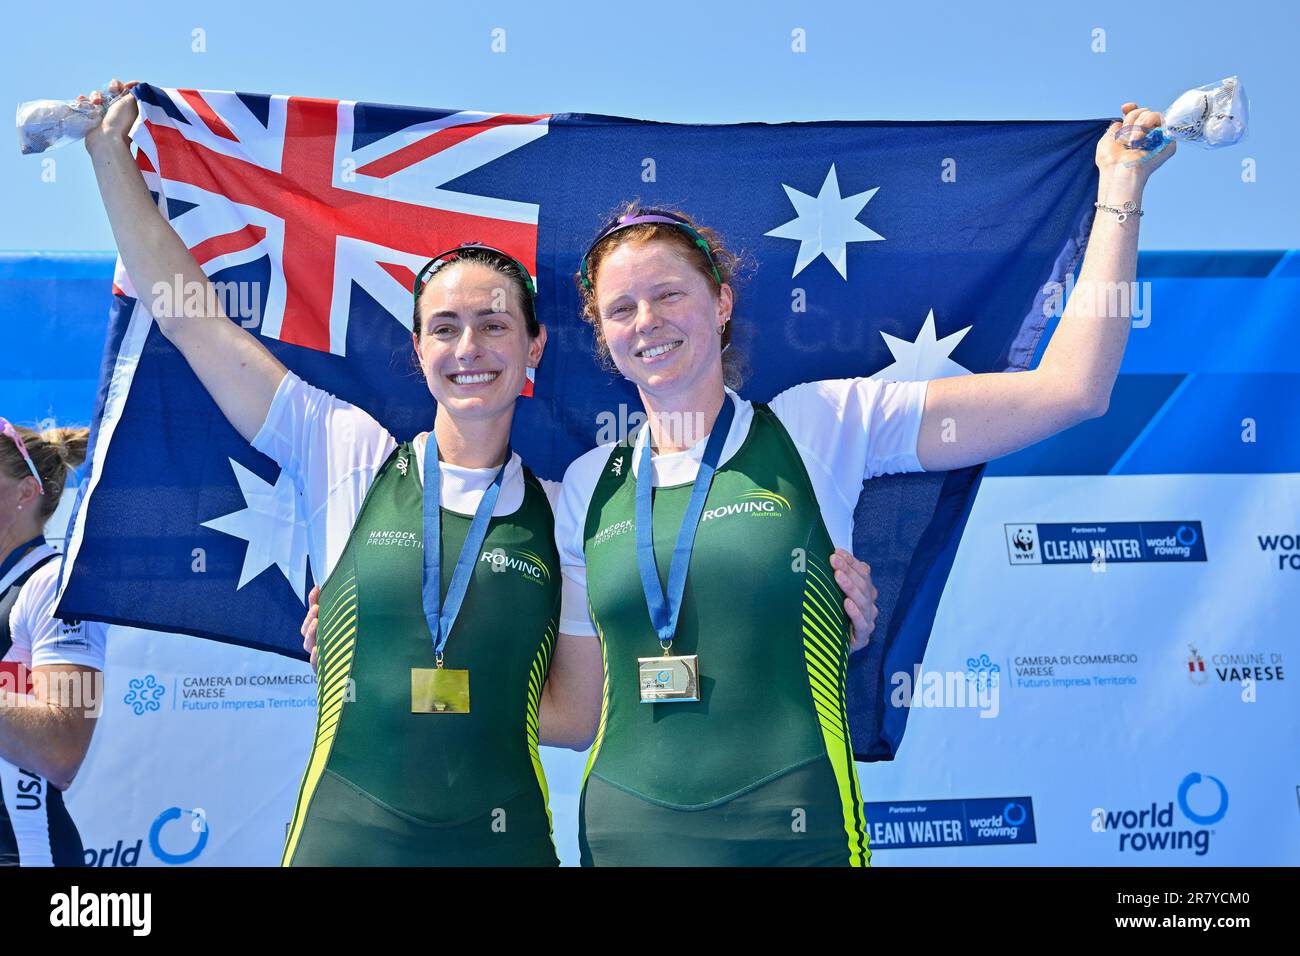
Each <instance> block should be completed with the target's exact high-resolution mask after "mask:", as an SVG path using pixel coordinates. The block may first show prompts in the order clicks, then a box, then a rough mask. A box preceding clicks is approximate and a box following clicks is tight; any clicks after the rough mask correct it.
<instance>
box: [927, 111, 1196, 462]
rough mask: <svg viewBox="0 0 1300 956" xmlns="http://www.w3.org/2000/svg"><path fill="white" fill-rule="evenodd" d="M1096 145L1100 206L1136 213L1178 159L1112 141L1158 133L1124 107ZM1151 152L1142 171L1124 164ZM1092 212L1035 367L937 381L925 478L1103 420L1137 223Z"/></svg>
mask: <svg viewBox="0 0 1300 956" xmlns="http://www.w3.org/2000/svg"><path fill="white" fill-rule="evenodd" d="M1121 113H1122V115H1123V116H1124V119H1123V122H1122V124H1121V123H1119V122H1116V123H1112V124H1111V126H1110V128H1109V129H1108V130H1107V131H1106V132H1105V133H1104V134H1103V135H1102V138H1101V141H1100V142H1099V143H1098V144H1097V167H1098V170H1099V177H1098V186H1097V200H1098V201H1099V202H1101V203H1102V204H1103V205H1107V206H1114V207H1123V205H1124V203H1125V202H1127V201H1132V202H1134V203H1135V204H1136V205H1137V208H1138V209H1141V207H1142V193H1143V190H1144V188H1145V186H1146V182H1147V179H1148V177H1149V176H1150V175H1151V173H1152V172H1153V171H1154V170H1155V169H1156V168H1158V167H1159V166H1160V165H1161V164H1163V163H1164V162H1165V161H1166V160H1167V159H1168V158H1169V157H1170V156H1172V155H1173V154H1174V151H1175V149H1176V148H1177V145H1176V144H1175V143H1174V142H1173V141H1169V143H1168V145H1167V146H1165V147H1164V148H1163V150H1157V151H1156V152H1155V153H1154V154H1148V153H1145V152H1140V151H1137V150H1129V149H1125V148H1124V147H1123V146H1122V145H1121V144H1119V143H1117V142H1116V141H1115V139H1114V134H1115V132H1116V130H1118V129H1119V128H1120V126H1121V125H1124V126H1129V125H1138V126H1143V127H1155V126H1159V125H1160V124H1161V123H1162V122H1163V117H1162V116H1161V115H1160V114H1159V113H1156V112H1153V111H1151V110H1146V109H1143V108H1141V107H1139V106H1138V105H1137V104H1136V103H1125V104H1124V106H1123V108H1122V110H1121ZM1148 155H1151V158H1150V159H1149V160H1148V161H1147V162H1144V163H1142V164H1141V165H1134V166H1131V167H1130V166H1125V165H1124V164H1125V163H1126V162H1130V161H1133V160H1135V159H1138V158H1141V157H1146V156H1148ZM1140 222H1141V219H1140V217H1139V216H1137V215H1130V216H1128V217H1127V218H1126V220H1125V221H1124V222H1120V221H1119V216H1117V215H1116V214H1114V213H1111V212H1106V211H1105V210H1101V209H1099V210H1097V214H1096V218H1095V219H1094V221H1093V226H1092V232H1091V234H1090V235H1089V238H1088V250H1087V253H1086V255H1085V256H1084V260H1083V267H1082V269H1081V270H1080V272H1079V276H1078V278H1077V280H1076V282H1075V286H1074V291H1073V293H1072V294H1071V296H1070V300H1069V302H1068V303H1067V304H1066V307H1065V312H1064V313H1063V315H1062V316H1061V321H1060V324H1059V325H1058V326H1057V328H1056V331H1055V332H1054V333H1053V335H1052V338H1051V341H1050V342H1049V343H1048V345H1047V349H1046V350H1045V351H1044V352H1043V358H1042V361H1041V362H1039V364H1038V367H1037V368H1035V369H1032V370H1030V371H1026V372H994V373H987V374H980V375H964V376H957V377H953V378H940V379H934V380H933V381H931V382H930V383H929V387H928V390H927V393H926V401H925V413H924V416H923V417H922V419H921V432H920V437H919V439H918V442H917V457H918V459H919V460H920V463H921V467H922V468H924V469H925V470H926V471H943V470H947V469H951V468H963V467H966V466H967V465H976V464H979V463H981V462H985V461H989V460H990V459H993V458H998V457H1000V456H1002V455H1007V454H1010V453H1011V452H1014V451H1018V450H1020V449H1021V448H1025V447H1027V446H1029V445H1032V444H1034V443H1035V442H1039V441H1042V440H1043V439H1044V438H1049V437H1051V436H1052V435H1055V434H1056V433H1057V432H1061V431H1064V430H1065V429H1067V428H1069V427H1070V426H1071V425H1075V424H1077V423H1078V422H1081V421H1084V420H1085V419H1088V418H1096V417H1099V416H1101V415H1104V414H1105V413H1106V409H1107V407H1108V406H1109V403H1110V393H1111V389H1112V388H1113V387H1114V385H1115V378H1116V376H1117V375H1118V374H1119V366H1120V360H1121V359H1122V358H1123V356H1124V346H1125V345H1126V343H1127V342H1128V330H1129V324H1130V318H1131V314H1132V311H1131V292H1132V289H1133V282H1134V279H1135V278H1136V275H1137V249H1138V224H1139V223H1140Z"/></svg>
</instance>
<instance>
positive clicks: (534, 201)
mask: <svg viewBox="0 0 1300 956" xmlns="http://www.w3.org/2000/svg"><path fill="white" fill-rule="evenodd" d="M134 92H135V95H136V97H137V98H138V100H139V104H140V118H139V121H138V122H137V124H136V126H135V128H134V130H133V131H132V138H133V140H134V143H135V145H136V147H137V158H136V161H137V164H138V165H139V167H140V169H141V171H142V173H143V175H144V178H145V181H146V182H147V184H148V186H149V188H150V190H151V191H152V192H153V194H154V196H155V198H156V200H157V202H158V206H159V209H160V210H161V211H162V212H163V213H164V214H165V215H166V217H167V219H168V220H169V222H170V223H171V225H172V226H173V228H175V230H176V232H177V233H178V234H179V235H180V236H181V238H182V239H183V240H184V242H185V244H186V245H187V246H188V247H189V249H190V250H191V252H192V253H193V254H194V257H195V258H196V259H197V261H198V262H199V264H200V265H201V266H202V268H203V269H204V271H205V272H206V274H207V275H208V277H209V279H210V280H212V282H213V283H214V285H216V286H217V288H218V289H220V290H224V291H225V292H226V293H227V294H225V295H223V297H222V300H221V301H222V303H223V305H225V306H226V310H227V314H229V315H230V316H231V321H237V322H240V323H242V324H243V325H245V326H246V327H247V328H249V329H251V330H252V331H254V332H255V333H256V334H257V335H259V336H260V337H261V339H262V341H263V342H264V343H265V344H266V345H267V347H268V348H270V350H271V351H272V352H273V353H274V354H275V355H276V356H277V357H278V358H279V359H280V360H281V361H282V362H283V363H284V364H285V365H286V366H288V367H289V368H290V369H292V370H293V371H294V372H296V373H297V374H299V375H301V376H302V377H303V378H305V379H306V380H307V381H309V382H311V383H313V384H315V385H317V386H319V387H321V388H324V389H326V390H327V391H329V392H332V393H333V394H335V395H337V396H339V397H341V398H343V399H345V400H347V401H349V402H352V403H353V404H356V405H358V406H360V407H362V408H364V409H366V410H367V411H368V412H370V413H371V414H372V415H373V416H374V417H375V418H376V419H378V421H380V422H381V423H382V424H383V425H384V426H385V427H387V428H388V430H389V431H390V432H391V433H392V434H393V435H394V436H395V437H397V439H398V440H399V441H400V440H405V439H407V438H410V437H411V436H413V435H415V434H416V433H418V432H420V431H422V430H424V429H426V428H429V427H431V426H432V424H433V415H434V406H433V401H432V399H431V397H430V395H429V393H428V389H427V387H426V386H425V383H424V381H423V378H422V377H421V375H420V374H419V372H418V370H417V369H415V368H414V367H413V365H412V361H411V344H410V323H411V289H412V285H413V282H414V277H415V272H416V270H417V269H418V268H419V267H420V265H422V264H423V263H424V262H425V261H426V260H427V259H428V258H429V257H430V256H432V255H434V254H436V253H437V252H440V251H442V250H444V249H446V248H448V247H451V246H454V245H456V244H458V243H460V242H464V241H479V242H485V243H488V244H491V245H494V246H497V247H500V248H502V249H505V250H506V251H508V252H510V253H511V254H512V255H514V256H515V257H516V258H518V259H519V260H520V261H521V262H522V263H523V264H524V265H526V266H527V267H528V268H529V269H530V270H531V271H532V272H533V274H534V275H535V276H536V279H537V289H538V296H539V299H538V306H539V317H540V319H541V320H542V321H543V322H544V323H545V324H546V325H547V326H548V327H549V332H550V337H549V343H548V346H547V349H546V354H545V358H544V360H543V362H542V365H541V368H540V369H539V370H538V375H537V383H536V387H535V393H534V396H533V397H532V398H531V399H524V400H522V401H521V403H520V410H519V413H518V414H517V416H516V418H515V428H514V436H513V442H514V447H515V449H516V450H518V451H519V452H520V454H521V455H522V456H523V458H524V460H525V461H527V462H528V463H529V464H530V466H531V467H532V468H533V470H534V471H536V472H537V473H538V474H539V475H542V476H543V477H550V478H555V479H559V478H560V477H561V476H562V475H563V473H564V469H565V467H566V466H567V465H568V463H569V462H570V461H571V460H573V459H574V458H575V457H577V456H578V455H579V454H581V453H582V452H584V451H586V450H587V449H588V448H590V447H592V446H593V445H594V444H596V439H597V433H598V431H599V430H600V428H601V423H602V422H603V423H606V424H607V423H608V422H609V421H610V416H611V414H612V415H614V416H618V415H619V414H622V413H620V412H619V409H620V408H623V409H628V410H637V409H639V408H640V405H639V401H638V399H637V395H636V393H635V390H634V389H632V388H631V387H630V386H629V385H628V384H627V383H625V382H623V381H622V380H621V379H619V378H618V377H617V376H616V375H611V374H610V373H608V372H606V371H603V370H601V368H600V367H599V366H598V365H597V363H596V362H595V361H594V359H593V347H592V346H593V343H592V335H591V330H590V328H589V327H588V326H587V325H586V324H585V323H584V322H583V321H582V319H581V317H580V314H579V300H578V292H577V288H576V286H575V283H574V281H573V275H574V273H575V272H576V271H577V269H578V265H579V262H580V259H581V256H582V254H583V252H584V251H585V249H586V247H587V245H588V243H589V242H590V241H591V239H592V238H593V237H594V235H595V234H596V232H597V231H598V230H599V228H600V227H601V226H602V225H603V224H604V223H605V222H606V221H607V220H608V218H609V217H610V215H611V213H612V212H613V211H614V210H615V209H616V208H617V207H618V206H619V205H620V204H621V203H623V202H625V201H627V200H629V199H636V200H639V201H640V202H641V203H642V204H643V205H654V206H663V207H670V208H679V209H684V210H686V211H688V212H690V213H691V214H692V215H694V216H695V217H696V218H697V219H698V220H700V221H701V222H703V223H705V224H707V225H710V226H713V227H715V228H717V229H719V230H720V231H721V233H722V234H723V236H724V237H725V239H726V241H727V243H728V244H729V245H730V246H731V247H732V248H733V249H738V250H740V251H741V252H742V253H743V254H744V256H745V258H746V261H747V262H748V264H749V268H748V270H747V274H746V275H745V277H744V280H743V282H742V283H741V285H740V287H739V297H738V306H737V309H736V317H737V319H738V320H739V321H737V322H736V323H735V327H736V330H737V332H736V341H735V347H736V348H737V349H739V350H740V351H741V353H742V354H743V355H744V356H745V360H746V365H747V368H748V372H747V378H746V383H745V386H744V388H743V389H742V394H743V395H745V397H747V398H750V399H753V400H755V401H765V400H768V399H770V398H771V397H772V396H774V395H775V394H777V393H778V392H780V391H782V390H783V389H786V388H788V387H790V386H792V385H795V384H797V383H800V382H806V381H811V380H814V379H829V378H845V377H852V376H868V375H873V376H878V377H881V378H887V379H896V380H906V379H928V378H934V377H938V376H944V375H965V374H970V373H972V372H987V371H1005V370H1014V369H1024V368H1026V367H1027V366H1028V364H1029V362H1030V359H1031V357H1032V355H1033V354H1034V351H1035V348H1036V346H1037V344H1038V340H1039V338H1040V336H1041V335H1042V333H1043V330H1044V327H1045V326H1046V324H1047V317H1048V315H1049V314H1050V313H1051V308H1050V307H1049V306H1050V304H1051V303H1052V302H1053V301H1056V302H1059V291H1060V288H1061V286H1063V285H1064V284H1065V281H1066V276H1067V275H1068V274H1069V273H1073V272H1077V269H1078V266H1079V262H1080V259H1081V257H1082V255H1083V251H1084V244H1085V240H1086V237H1087V234H1088V231H1089V229H1090V227H1091V222H1092V214H1093V208H1092V199H1093V198H1094V197H1095V194H1096V185H1097V178H1096V177H1097V173H1096V168H1095V166H1094V159H1093V152H1094V148H1095V144H1096V142H1097V140H1098V139H1099V138H1100V137H1101V135H1102V133H1103V131H1104V130H1105V128H1106V125H1107V121H1106V120H1080V121H1061V122H1054V121H1051V122H1038V121H1034V122H817V123H785V124H775V125H768V124H761V123H746V124H738V125H674V124H665V123H652V122H642V121H637V120H629V119H624V118H620V117H608V116H593V115H581V114H554V115H541V116H521V115H512V114H500V113H482V112H476V111H472V110H446V109H423V108H415V107H395V106H382V105H375V104H369V103H357V102H352V101H348V100H322V99H309V98H305V97H297V96H266V95H260V94H249V93H231V92H218V91H201V90H193V89H170V88H163V87H155V86H149V85H142V86H139V87H137V88H136V89H135V91H134ZM229 290H238V294H237V295H232V294H229ZM90 468H91V472H90V479H89V481H87V482H85V483H84V484H83V486H82V492H81V497H80V499H79V501H78V508H77V512H76V516H75V518H74V523H73V526H72V530H71V533H70V537H69V542H68V553H69V559H70V560H69V562H68V565H67V568H66V569H65V572H64V574H65V581H64V585H65V589H64V593H63V597H62V601H61V603H60V606H59V613H60V614H61V615H62V616H67V617H75V618H82V619H87V620H101V621H108V622H111V623H120V624H129V625H136V626H140V627H145V628H150V629H154V630H159V631H171V632H181V633H187V634H194V635H198V636H201V637H207V638H211V639H214V640H219V641H227V642H230V643H234V644H240V645H244V646H247V647H253V648H260V649H264V650H269V651H274V652H277V653H282V654H287V655H291V656H299V657H300V656H302V650H301V645H300V637H299V635H298V625H299V623H300V622H301V619H302V616H303V613H304V599H305V596H306V594H307V591H308V590H309V588H310V587H311V585H312V583H313V581H314V580H317V579H318V578H319V577H320V572H319V569H316V568H312V567H310V566H309V561H308V556H307V549H306V533H305V525H304V522H303V515H302V514H301V506H300V505H299V502H298V498H297V493H296V491H295V489H294V488H293V487H292V485H291V482H290V481H289V480H288V479H287V478H286V477H285V476H283V475H281V474H280V472H279V469H278V467H277V466H276V465H275V464H274V463H273V462H272V461H270V460H269V459H267V458H265V457H263V456H261V455H260V454H258V453H257V452H255V451H254V450H253V449H252V448H250V447H249V445H248V444H247V443H246V442H244V441H243V440H242V439H241V438H240V437H239V435H238V434H237V433H236V432H235V430H234V429H233V428H232V427H231V426H230V425H229V424H228V423H227V422H226V420H225V419H224V417H223V416H222V415H221V413H220V411H219V410H218V409H217V406H216V404H215V403H214V402H213V400H212V399H211V398H210V397H209V396H208V394H207V392H206V391H205V390H204V389H203V388H202V386H201V385H200V384H199V382H198V380H197V378H196V377H195V376H194V374H193V373H192V372H191V371H190V369H189V366H188V365H187V364H186V362H185V360H184V359H183V358H182V357H181V355H180V353H179V352H178V351H177V350H176V349H175V348H174V347H173V346H172V345H171V344H170V343H169V342H168V341H167V340H166V339H165V338H164V337H163V335H162V334H161V333H160V332H159V330H158V329H157V327H156V326H155V325H154V324H153V323H152V321H151V319H150V316H149V314H148V310H147V309H146V308H145V307H144V306H142V305H140V304H139V303H138V302H137V300H136V297H135V291H134V290H133V289H132V288H131V287H130V283H129V281H128V280H127V278H126V277H125V275H124V273H123V272H122V270H121V268H120V267H119V269H118V275H117V278H116V280H115V286H114V289H113V302H112V312H111V323H110V329H109V336H108V342H107V345H106V349H105V355H104V366H103V373H102V377H101V383H100V389H99V395H98V400H97V408H96V413H95V428H94V440H93V446H92V450H91V458H90ZM981 470H982V469H980V468H970V469H964V470H961V471H956V472H947V473H925V474H913V475H900V476H889V477H883V478H876V479H873V480H871V481H869V482H867V483H866V486H865V490H864V491H863V493H862V497H861V499H860V501H859V504H858V512H857V525H856V527H857V531H856V534H855V539H854V547H855V550H856V551H857V553H858V555H859V556H861V557H864V558H865V559H866V560H868V561H870V563H871V565H872V569H873V577H874V579H875V582H876V586H877V588H878V589H879V591H880V597H879V600H878V604H879V607H880V616H879V619H878V622H877V627H876V633H875V635H874V636H873V638H872V641H871V645H870V648H869V649H868V650H867V651H865V652H863V653H861V654H858V655H855V657H854V658H853V659H852V664H851V671H850V710H851V723H852V732H853V739H854V742H855V745H856V749H857V751H858V757H859V758H860V759H865V760H875V759H889V758H890V757H892V755H893V754H894V752H895V750H896V748H897V746H898V744H899V741H900V740H901V738H902V734H903V730H904V727H905V723H906V716H907V709H906V708H905V707H899V706H896V705H895V704H894V703H893V702H891V701H890V700H889V697H890V693H889V691H890V686H889V685H888V684H887V683H886V681H885V680H884V677H883V675H885V674H893V673H898V672H906V673H911V672H912V671H913V666H914V665H915V664H917V663H919V662H920V660H921V658H922V655H923V653H924V651H925V646H926V642H927V641H928V639H929V635H930V629H931V626H932V624H933V621H934V617H935V612H936V609H937V607H938V604H939V599H940V596H941V595H942V593H943V587H944V582H945V580H946V579H947V576H948V571H949V569H950V567H951V565H952V560H953V557H954V555H955V553H956V549H957V544H958V541H959V539H960V536H961V531H962V528H963V526H964V524H965V521H966V516H967V514H968V512H969V509H970V506H971V503H972V501H973V499H974V496H975V491H976V488H977V486H978V484H979V478H980V474H981Z"/></svg>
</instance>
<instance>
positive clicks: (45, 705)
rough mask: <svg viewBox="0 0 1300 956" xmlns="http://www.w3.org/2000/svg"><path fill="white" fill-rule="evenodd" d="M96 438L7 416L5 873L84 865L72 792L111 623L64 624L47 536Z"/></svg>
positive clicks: (0, 583)
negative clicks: (57, 610) (57, 609)
mask: <svg viewBox="0 0 1300 956" xmlns="http://www.w3.org/2000/svg"><path fill="white" fill-rule="evenodd" d="M88 436H89V430H88V429H86V428H51V429H47V430H46V431H43V432H36V431H33V430H32V429H29V428H19V427H16V426H14V425H12V424H10V423H9V422H8V421H6V420H5V419H3V418H0V866H83V865H84V864H85V857H84V854H83V851H82V846H81V836H80V835H79V834H78V833H77V827H76V824H75V823H73V821H72V817H71V816H69V815H68V810H67V807H66V806H64V803H63V791H64V790H66V789H68V787H69V786H70V785H71V784H72V781H73V779H74V778H75V777H76V775H77V771H78V770H79V769H80V767H81V762H82V761H83V760H84V759H85V757H86V751H87V750H88V749H89V748H90V740H91V736H92V735H93V734H94V732H95V723H96V717H97V716H98V701H99V687H100V681H101V675H102V672H103V670H104V646H105V642H104V634H105V631H106V630H107V628H106V626H105V625H103V624H96V623H92V622H90V621H69V622H64V621H60V620H57V619H56V618H55V617H54V606H55V602H56V597H57V591H58V580H59V563H60V562H59V554H58V552H57V551H55V550H54V549H53V548H52V547H50V545H49V544H48V543H47V542H46V540H45V533H44V532H45V525H46V523H47V522H48V521H49V519H50V516H51V515H52V514H54V510H55V508H57V507H58V505H59V498H60V496H61V495H62V494H63V489H64V486H65V484H66V482H67V479H68V475H69V473H70V471H71V469H73V468H76V467H77V466H78V465H80V464H81V463H82V461H84V460H85V457H86V442H87V438H88Z"/></svg>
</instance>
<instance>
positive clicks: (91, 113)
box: [17, 90, 121, 154]
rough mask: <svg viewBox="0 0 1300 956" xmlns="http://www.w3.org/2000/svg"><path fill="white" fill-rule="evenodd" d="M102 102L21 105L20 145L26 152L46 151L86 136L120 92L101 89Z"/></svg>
mask: <svg viewBox="0 0 1300 956" xmlns="http://www.w3.org/2000/svg"><path fill="white" fill-rule="evenodd" d="M100 92H101V93H103V96H104V102H103V103H102V104H98V105H97V104H95V103H91V102H90V101H89V100H85V101H82V102H75V101H71V102H70V101H67V100H29V101H28V102H26V103H19V104H18V117H17V125H18V148H19V150H20V151H22V152H23V153H24V154H28V153H43V152H45V151H46V150H47V149H54V148H55V147H58V146H66V145H67V144H68V143H75V142H77V141H78V140H82V139H85V138H86V134H87V133H89V132H90V131H91V130H92V129H94V128H95V127H96V126H98V125H99V124H100V122H101V121H102V120H103V119H104V113H105V112H107V110H108V108H109V106H111V105H112V103H113V101H114V100H116V99H117V98H118V96H120V95H121V94H120V93H109V92H107V91H104V90H101V91H100Z"/></svg>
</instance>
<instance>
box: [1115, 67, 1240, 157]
mask: <svg viewBox="0 0 1300 956" xmlns="http://www.w3.org/2000/svg"><path fill="white" fill-rule="evenodd" d="M1249 114H1250V101H1249V100H1248V99H1247V98H1246V88H1245V87H1244V86H1242V83H1241V80H1239V79H1238V78H1237V77H1236V76H1227V77H1224V78H1223V79H1222V80H1220V81H1219V82H1218V83H1207V84H1206V85H1205V86H1198V87H1197V88H1196V89H1194V90H1188V91H1187V92H1186V93H1184V94H1183V95H1182V96H1180V97H1178V99H1176V100H1174V102H1173V104H1172V105H1171V106H1170V107H1169V108H1168V109H1166V110H1165V114H1164V117H1165V122H1164V125H1162V126H1157V127H1155V128H1153V129H1151V130H1139V129H1138V127H1136V126H1125V127H1124V128H1123V129H1120V130H1117V131H1116V132H1115V138H1116V139H1117V140H1119V141H1120V142H1121V143H1123V144H1124V145H1125V146H1127V147H1128V148H1130V149H1153V150H1158V149H1159V148H1160V147H1161V146H1163V145H1164V144H1165V143H1167V142H1168V141H1169V140H1171V139H1176V140H1178V141H1179V142H1180V143H1183V142H1187V143H1195V144H1197V145H1198V146H1203V147H1205V148H1206V149H1218V148H1220V147H1222V146H1232V145H1234V144H1235V143H1239V142H1240V141H1241V140H1242V138H1244V137H1245V135H1246V129H1247V124H1248V122H1249V119H1250V116H1249ZM1134 132H1142V133H1145V135H1144V136H1140V137H1138V138H1136V139H1130V137H1131V136H1132V135H1133V133H1134Z"/></svg>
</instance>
